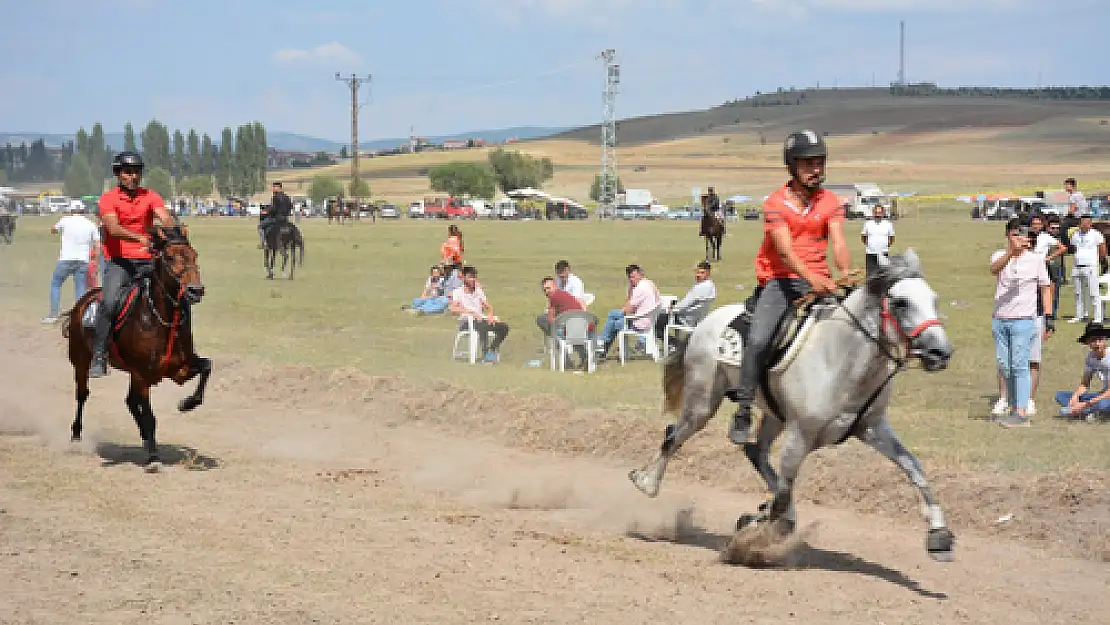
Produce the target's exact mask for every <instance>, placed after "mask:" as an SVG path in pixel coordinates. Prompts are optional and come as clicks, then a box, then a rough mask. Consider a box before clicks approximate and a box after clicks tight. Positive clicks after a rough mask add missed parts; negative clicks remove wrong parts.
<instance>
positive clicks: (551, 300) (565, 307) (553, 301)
mask: <svg viewBox="0 0 1110 625" xmlns="http://www.w3.org/2000/svg"><path fill="white" fill-rule="evenodd" d="M547 302H548V309H547V320H548V321H555V318H556V317H558V316H559V315H561V314H563V313H565V312H568V311H571V310H586V309H585V308H582V302H579V301H578V298H577V297H575V296H573V295H571V294H570V293H567V292H566V291H563V290H561V289H556V290H554V291H552V292H551V295H550V296H549V297H548V298H547ZM589 329H590V332H593V331H594V324H592V323H591V324H590V328H589Z"/></svg>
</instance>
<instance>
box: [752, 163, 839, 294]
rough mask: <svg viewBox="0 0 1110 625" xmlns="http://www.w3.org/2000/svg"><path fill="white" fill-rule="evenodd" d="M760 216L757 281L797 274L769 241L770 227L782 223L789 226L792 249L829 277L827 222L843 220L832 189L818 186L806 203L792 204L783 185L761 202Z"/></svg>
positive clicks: (756, 262) (756, 263)
mask: <svg viewBox="0 0 1110 625" xmlns="http://www.w3.org/2000/svg"><path fill="white" fill-rule="evenodd" d="M763 219H764V225H763V231H764V235H763V245H761V246H760V247H759V253H758V254H756V257H755V277H756V281H757V282H758V283H759V284H765V283H766V282H767V281H768V280H771V279H773V278H798V277H800V276H799V275H798V274H796V273H794V272H793V271H791V270H790V268H789V267H787V266H786V263H784V262H782V258H781V257H780V256H779V253H778V251H776V250H775V246H774V244H773V243H772V242H771V231H772V230H776V229H778V228H781V227H783V226H786V227H787V228H789V229H790V239H791V241H792V242H793V244H794V253H795V254H797V255H798V257H799V258H801V259H802V262H804V263H805V264H806V267H808V268H809V270H810V271H812V272H813V273H815V274H817V275H820V276H825V277H826V278H828V277H832V276H831V272H830V271H829V263H828V249H829V224H831V223H836V222H842V221H844V207H843V206H841V205H840V201H839V200H837V197H836V194H835V193H833V192H831V191H828V190H826V189H821V190H820V191H818V192H817V195H816V196H814V198H813V200H812V202H811V204H810V205H809V206H808V207H805V206H795V205H794V202H793V200H792V199H791V197H790V195H789V194H788V191H787V186H786V185H784V186H782V187H780V188H779V189H778V190H777V191H775V192H774V193H772V194H771V195H770V196H769V197H768V198H767V200H766V201H765V202H764V203H763Z"/></svg>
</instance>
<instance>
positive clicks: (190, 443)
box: [0, 325, 1110, 625]
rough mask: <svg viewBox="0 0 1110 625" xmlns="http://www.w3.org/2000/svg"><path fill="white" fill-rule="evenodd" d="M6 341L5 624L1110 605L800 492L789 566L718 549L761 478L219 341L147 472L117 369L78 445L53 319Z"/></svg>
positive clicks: (791, 618)
mask: <svg viewBox="0 0 1110 625" xmlns="http://www.w3.org/2000/svg"><path fill="white" fill-rule="evenodd" d="M0 353H3V354H4V358H3V359H2V362H0V379H2V380H3V388H4V392H3V394H2V396H0V579H3V580H4V584H3V588H4V592H3V593H0V622H3V623H43V624H48V623H49V624H54V623H89V624H92V623H105V624H109V623H110V624H113V625H117V624H125V623H173V624H177V623H205V624H207V623H282V624H296V623H406V624H408V623H471V622H492V621H500V622H507V623H608V624H610V625H623V624H633V623H635V624H640V623H649V622H654V623H697V624H699V625H701V624H709V623H790V622H798V623H804V622H808V623H831V624H836V623H885V624H896V623H929V624H935V623H1065V622H1066V623H1105V622H1106V621H1107V615H1108V614H1110V593H1108V592H1107V589H1108V588H1110V567H1107V566H1106V564H1105V563H1099V562H1096V561H1093V560H1089V559H1069V558H1064V557H1057V556H1054V555H1053V554H1055V553H1060V552H1058V551H1053V552H1049V551H1047V550H1043V549H1041V548H1039V546H1037V545H1033V544H1030V543H1028V542H1025V541H1014V540H1007V539H1006V538H1005V537H1000V536H997V535H988V533H985V532H982V531H978V530H976V529H970V528H962V527H960V526H958V525H957V524H956V523H955V522H954V523H953V525H954V527H953V529H954V531H955V532H956V533H957V536H958V541H959V542H958V545H957V560H956V562H953V563H950V564H939V563H935V562H933V561H931V560H930V559H929V558H928V556H927V555H926V553H925V551H924V528H923V527H922V525H921V524H917V523H913V524H911V523H909V522H908V521H906V520H902V519H891V518H889V517H885V516H874V515H861V514H859V513H857V512H851V511H847V510H841V509H836V508H832V507H828V506H824V505H821V506H817V505H813V504H811V503H805V502H802V503H801V504H800V505H799V513H800V515H801V524H802V526H803V528H804V531H806V532H807V534H806V536H807V544H806V545H804V546H803V547H802V548H800V550H799V552H798V554H797V558H798V564H797V566H796V567H794V568H790V569H772V570H766V569H764V570H754V569H746V568H741V567H734V566H728V565H725V564H722V563H720V562H719V561H718V550H719V548H720V547H721V546H722V545H723V543H724V542H725V541H727V540H728V538H729V535H730V533H731V527H732V525H733V522H734V520H735V518H736V516H737V515H738V513H739V512H743V511H747V510H751V509H753V508H754V506H755V505H756V504H757V503H758V500H757V499H756V497H754V496H753V495H751V494H745V493H738V492H736V490H735V489H726V488H714V487H710V486H707V485H705V483H704V482H695V481H693V480H690V479H688V478H687V477H686V475H687V474H685V473H682V472H679V473H676V474H674V475H671V476H670V478H669V481H668V482H667V483H666V484H665V486H664V492H663V494H662V495H661V496H660V497H659V499H657V500H649V499H647V498H645V497H643V496H642V495H640V494H639V493H638V492H637V491H635V489H634V488H633V487H632V486H631V484H629V483H628V481H627V479H626V477H625V474H626V472H627V470H628V469H629V468H631V466H633V465H634V464H638V463H634V462H632V461H631V460H626V461H623V462H618V461H615V460H613V459H611V458H599V457H594V456H591V455H588V454H582V455H577V456H575V455H572V454H563V455H555V454H552V453H544V452H538V451H533V450H529V449H528V448H527V445H520V446H512V447H506V446H504V445H502V444H499V443H498V442H496V441H494V440H493V439H492V438H489V437H486V438H480V437H479V435H477V434H476V435H475V436H474V437H469V438H468V437H466V436H465V435H464V434H461V432H463V431H464V428H461V427H444V426H443V425H442V424H440V423H437V422H436V420H435V419H431V418H429V419H422V418H421V414H422V413H421V412H420V411H421V410H433V411H434V409H435V408H434V402H432V404H433V405H431V407H427V406H426V407H421V405H419V404H418V403H417V404H414V403H413V402H412V401H411V399H406V400H404V401H400V400H396V401H391V400H390V398H389V391H388V388H386V389H381V390H382V392H381V393H379V394H378V395H376V396H375V398H374V399H373V400H372V401H362V402H357V403H352V402H347V401H335V398H333V397H329V396H328V394H329V393H331V392H332V391H321V392H319V393H313V392H312V391H311V389H309V390H305V389H304V388H301V387H299V386H298V385H296V384H291V383H289V381H288V380H277V379H275V377H274V376H273V374H272V372H267V371H264V370H260V369H258V368H257V367H251V366H248V365H246V364H244V363H243V362H236V361H230V362H229V361H228V360H226V359H224V360H219V359H217V361H216V366H217V372H216V374H215V376H214V378H213V384H212V386H211V387H210V395H209V398H208V403H207V404H206V405H204V406H202V407H201V408H200V409H198V411H196V412H195V413H193V414H190V415H181V414H179V413H177V412H176V410H174V408H173V406H174V404H175V402H176V400H177V399H178V398H180V397H181V396H183V395H184V394H185V391H184V390H183V389H180V388H178V387H175V386H173V385H164V386H162V387H160V388H158V389H156V392H155V402H154V408H155V411H156V413H157V414H158V415H159V416H160V421H159V434H160V437H159V438H160V441H161V444H162V445H163V457H164V459H165V460H166V461H167V466H166V467H165V468H164V469H163V471H162V472H161V473H159V474H154V475H150V474H146V473H144V472H143V471H142V470H141V469H140V468H139V467H138V466H137V465H136V464H135V463H136V462H137V461H138V460H140V458H141V454H140V452H139V448H138V445H139V440H138V432H137V430H136V428H135V426H134V424H133V423H132V421H131V419H130V417H129V415H128V414H127V412H126V409H125V408H124V406H123V401H122V399H123V395H124V389H125V386H126V379H125V377H124V376H123V375H121V374H119V373H118V372H115V373H114V374H113V375H112V376H110V377H109V378H108V379H106V380H94V381H93V396H92V398H91V399H90V403H89V407H88V411H87V416H86V428H87V429H86V432H87V435H86V440H85V441H84V442H83V443H81V444H77V445H71V444H70V443H69V442H68V426H69V421H70V419H71V417H72V407H73V402H72V383H71V372H70V368H69V365H68V362H67V361H66V360H65V358H64V356H63V355H62V347H61V339H60V337H59V336H58V333H57V332H56V331H54V330H50V329H42V328H37V327H27V326H18V325H17V326H14V327H12V326H9V327H6V328H5V330H4V331H3V332H2V334H0ZM460 366H464V365H460ZM332 388H334V387H332ZM435 392H436V391H435V389H428V393H429V396H431V395H433V394H434V393H435ZM267 395H273V396H278V397H279V398H278V399H265V396H267ZM482 410H483V411H485V412H484V413H483V417H484V418H489V417H491V416H493V417H500V418H503V419H506V420H510V419H513V418H516V415H512V414H508V413H506V414H502V415H497V414H493V415H491V414H489V409H488V408H487V407H483V408H482ZM426 414H430V413H426ZM463 425H465V424H463ZM502 442H503V441H502ZM706 444H712V445H716V446H722V447H723V446H725V445H726V444H727V443H726V442H725V441H724V439H723V437H716V438H715V439H714V440H713V441H710V442H708V443H706ZM737 466H738V467H740V468H739V469H738V471H739V470H744V471H748V470H750V469H748V468H746V467H742V465H737ZM911 505H912V502H911ZM972 505H974V504H972ZM684 509H685V510H690V511H691V513H690V515H689V516H684V515H682V514H679V511H680V510H684Z"/></svg>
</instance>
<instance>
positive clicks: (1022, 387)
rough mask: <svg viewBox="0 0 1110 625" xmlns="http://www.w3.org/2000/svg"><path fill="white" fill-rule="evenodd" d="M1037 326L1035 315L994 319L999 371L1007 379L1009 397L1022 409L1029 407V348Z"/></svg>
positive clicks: (992, 326) (1015, 406)
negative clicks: (1033, 316) (1034, 319)
mask: <svg viewBox="0 0 1110 625" xmlns="http://www.w3.org/2000/svg"><path fill="white" fill-rule="evenodd" d="M1036 329H1037V326H1036V322H1034V321H1033V318H1032V317H1021V318H1018V319H999V318H997V317H995V318H994V319H992V320H991V331H992V333H993V334H994V355H995V358H996V359H997V360H998V374H999V375H1000V376H1002V379H1003V380H1005V381H1006V397H1009V398H1011V399H1010V402H1011V403H1012V404H1013V406H1014V409H1016V410H1021V411H1022V412H1024V411H1025V409H1026V408H1027V407H1028V406H1029V393H1030V388H1031V383H1032V382H1031V378H1030V376H1029V348H1030V347H1031V346H1032V345H1033V332H1035V331H1036Z"/></svg>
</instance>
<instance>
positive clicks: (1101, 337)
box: [1056, 323, 1110, 422]
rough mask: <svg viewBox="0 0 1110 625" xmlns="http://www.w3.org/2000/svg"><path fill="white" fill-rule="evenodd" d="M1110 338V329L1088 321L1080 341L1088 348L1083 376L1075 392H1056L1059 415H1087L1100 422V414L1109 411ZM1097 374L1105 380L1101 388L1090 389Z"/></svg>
mask: <svg viewBox="0 0 1110 625" xmlns="http://www.w3.org/2000/svg"><path fill="white" fill-rule="evenodd" d="M1107 338H1110V328H1106V327H1103V325H1102V324H1101V323H1088V324H1087V328H1086V329H1085V330H1084V331H1083V336H1081V337H1079V338H1078V339H1077V341H1078V342H1079V343H1082V344H1084V345H1086V346H1087V347H1089V348H1090V349H1091V351H1090V352H1088V353H1087V357H1086V359H1084V361H1083V377H1082V379H1080V381H1079V386H1077V387H1075V390H1074V391H1060V392H1058V393H1056V403H1058V404H1060V406H1062V408H1061V409H1060V416H1061V417H1065V418H1071V419H1082V418H1086V419H1087V420H1088V421H1090V422H1094V421H1097V420H1098V418H1099V416H1100V415H1104V414H1107V413H1110V383H1108V380H1110V354H1108V353H1107V350H1106V340H1107ZM1095 376H1098V378H1099V379H1100V380H1102V391H1101V392H1099V393H1092V392H1090V389H1091V380H1092V378H1094V377H1095Z"/></svg>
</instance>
